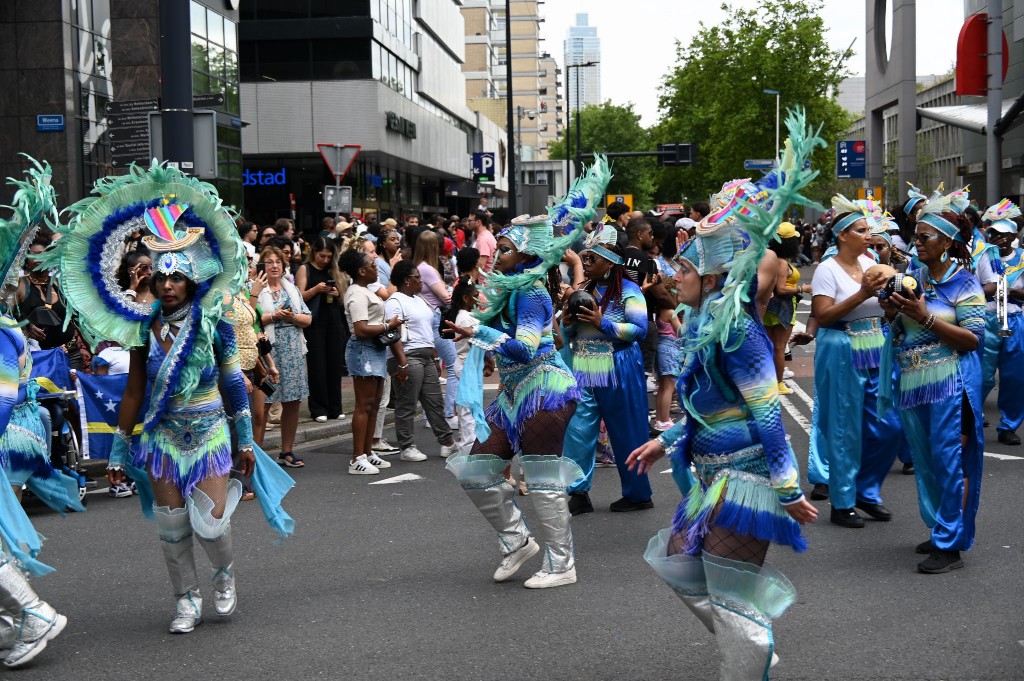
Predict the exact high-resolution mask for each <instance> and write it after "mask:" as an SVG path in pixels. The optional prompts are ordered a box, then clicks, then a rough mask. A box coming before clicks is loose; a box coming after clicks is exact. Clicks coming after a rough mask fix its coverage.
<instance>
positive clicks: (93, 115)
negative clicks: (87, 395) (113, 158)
mask: <svg viewBox="0 0 1024 681" xmlns="http://www.w3.org/2000/svg"><path fill="white" fill-rule="evenodd" d="M71 23H72V28H71V45H72V54H73V55H74V57H73V60H72V63H73V72H74V79H75V98H76V99H77V101H78V107H77V111H76V112H75V119H76V121H77V125H78V128H79V129H80V130H81V147H80V148H81V150H82V181H83V183H84V186H86V187H89V186H92V184H93V183H94V182H95V181H96V180H98V179H99V178H101V177H104V176H106V175H109V174H110V173H111V172H113V167H112V166H111V165H110V140H109V139H108V137H107V134H106V132H107V127H108V126H107V113H106V105H107V103H108V102H110V101H111V100H112V99H113V98H114V87H113V84H112V83H111V81H110V69H111V63H110V0H77V1H76V2H74V3H72V7H71ZM68 127H69V129H74V128H73V127H72V126H70V125H69V126H68Z"/></svg>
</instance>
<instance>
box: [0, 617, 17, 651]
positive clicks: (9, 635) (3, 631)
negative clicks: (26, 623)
mask: <svg viewBox="0 0 1024 681" xmlns="http://www.w3.org/2000/svg"><path fill="white" fill-rule="evenodd" d="M17 640H18V630H17V629H15V627H14V618H13V617H11V616H10V615H8V614H7V613H6V612H0V660H5V659H7V654H8V653H10V652H11V648H13V647H14V642H15V641H17Z"/></svg>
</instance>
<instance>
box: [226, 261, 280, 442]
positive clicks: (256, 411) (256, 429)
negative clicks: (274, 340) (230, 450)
mask: <svg viewBox="0 0 1024 681" xmlns="http://www.w3.org/2000/svg"><path fill="white" fill-rule="evenodd" d="M247 288H248V299H247V302H248V304H249V307H251V308H252V310H253V313H254V315H253V316H254V317H255V323H254V324H253V330H254V331H255V332H256V343H257V350H258V351H259V347H260V341H264V343H263V351H262V352H258V357H259V361H260V362H262V365H263V368H264V369H265V370H266V374H267V376H266V379H265V382H264V383H260V382H258V381H257V382H254V383H253V389H252V392H251V393H250V394H249V403H250V409H251V410H252V439H253V441H254V442H255V443H256V444H258V445H259V446H260V447H262V446H263V436H264V435H265V434H266V432H267V395H266V393H265V392H264V391H263V389H264V387H268V388H272V387H273V386H276V385H277V384H278V383H280V382H281V374H280V373H279V372H278V371H277V365H276V364H275V363H274V357H273V354H272V353H271V352H267V351H266V348H267V346H268V345H269V344H270V340H269V338H268V337H267V333H266V331H265V329H264V325H263V318H262V313H261V311H260V307H259V298H260V293H262V292H263V290H264V289H266V288H267V274H266V272H260V271H258V270H257V269H256V262H255V260H253V261H250V263H249V282H248V284H247ZM238 317H239V318H240V319H244V318H245V315H244V314H243V313H239V315H238ZM236 335H237V332H236ZM243 371H244V369H243ZM253 375H254V376H255V363H254V364H253ZM267 382H269V384H270V385H269V386H268V385H266V383H267Z"/></svg>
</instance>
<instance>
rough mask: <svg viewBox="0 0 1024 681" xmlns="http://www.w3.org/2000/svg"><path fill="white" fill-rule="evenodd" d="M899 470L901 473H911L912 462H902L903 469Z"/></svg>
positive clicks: (912, 470) (912, 469) (912, 472)
mask: <svg viewBox="0 0 1024 681" xmlns="http://www.w3.org/2000/svg"><path fill="white" fill-rule="evenodd" d="M900 472H901V473H903V475H913V474H914V464H912V463H905V464H903V470H902V471H900Z"/></svg>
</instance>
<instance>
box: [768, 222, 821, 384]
mask: <svg viewBox="0 0 1024 681" xmlns="http://www.w3.org/2000/svg"><path fill="white" fill-rule="evenodd" d="M776 233H777V234H778V237H779V240H778V241H776V240H774V239H773V240H771V241H769V242H768V248H769V249H771V250H772V251H773V252H774V253H775V255H776V256H777V260H778V272H777V273H776V276H775V291H774V293H773V294H772V297H771V299H770V300H769V301H768V307H767V309H766V310H765V313H764V328H765V331H767V332H768V338H769V339H770V340H771V342H772V346H773V351H774V353H775V354H774V357H773V359H774V362H775V380H776V381H777V382H778V384H779V393H780V394H783V395H785V394H788V393H791V392H792V390H791V389H790V388H789V387H788V386H786V385H785V384H783V382H782V381H783V379H785V378H790V377H792V372H790V374H789V375H786V374H785V369H786V345H787V344H788V343H789V336H790V334H791V333H792V331H793V324H794V323H795V322H796V304H797V301H798V300H799V296H800V294H803V293H810V292H811V285H810V284H801V283H800V270H798V269H797V268H796V267H795V266H794V264H793V261H794V260H795V259H796V258H797V256H798V255H799V253H800V235H799V234H797V232H796V227H794V226H793V224H792V223H790V222H783V223H782V224H781V225H779V229H778V231H777V232H776Z"/></svg>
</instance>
